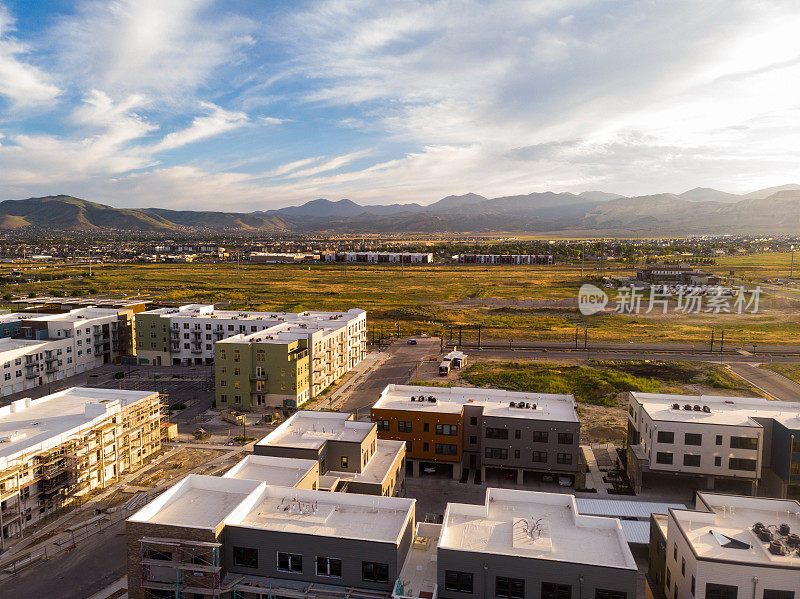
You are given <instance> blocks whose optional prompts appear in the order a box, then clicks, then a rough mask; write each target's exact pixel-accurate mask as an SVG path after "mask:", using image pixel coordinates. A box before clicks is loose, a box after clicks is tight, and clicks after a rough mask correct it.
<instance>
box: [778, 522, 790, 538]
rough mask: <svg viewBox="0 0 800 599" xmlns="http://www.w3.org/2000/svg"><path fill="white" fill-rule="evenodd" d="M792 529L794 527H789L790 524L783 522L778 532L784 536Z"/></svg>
mask: <svg viewBox="0 0 800 599" xmlns="http://www.w3.org/2000/svg"><path fill="white" fill-rule="evenodd" d="M791 530H792V529H791V528H789V525H788V524H786V523H783V524H781V525H780V526H779V527H778V532H779V533H781V535H783V536H784V537H785V536H786V535H788V534H789V533H790V532H791Z"/></svg>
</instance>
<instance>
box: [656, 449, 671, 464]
mask: <svg viewBox="0 0 800 599" xmlns="http://www.w3.org/2000/svg"><path fill="white" fill-rule="evenodd" d="M656 463H657V464H671V463H672V454H671V453H669V452H667V451H659V452H658V453H657V454H656Z"/></svg>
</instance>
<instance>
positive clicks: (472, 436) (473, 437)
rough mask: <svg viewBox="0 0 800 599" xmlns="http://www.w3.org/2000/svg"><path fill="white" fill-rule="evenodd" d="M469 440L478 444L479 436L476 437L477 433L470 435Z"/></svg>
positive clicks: (473, 443) (471, 443) (472, 443)
mask: <svg viewBox="0 0 800 599" xmlns="http://www.w3.org/2000/svg"><path fill="white" fill-rule="evenodd" d="M469 442H470V445H475V444H477V443H478V437H476V436H475V435H470V436H469Z"/></svg>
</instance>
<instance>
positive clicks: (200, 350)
mask: <svg viewBox="0 0 800 599" xmlns="http://www.w3.org/2000/svg"><path fill="white" fill-rule="evenodd" d="M192 353H193V354H202V353H203V348H202V347H193V348H192Z"/></svg>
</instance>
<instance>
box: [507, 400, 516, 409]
mask: <svg viewBox="0 0 800 599" xmlns="http://www.w3.org/2000/svg"><path fill="white" fill-rule="evenodd" d="M508 407H509V408H516V407H517V404H516V403H515V402H513V401H510V402H508Z"/></svg>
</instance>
